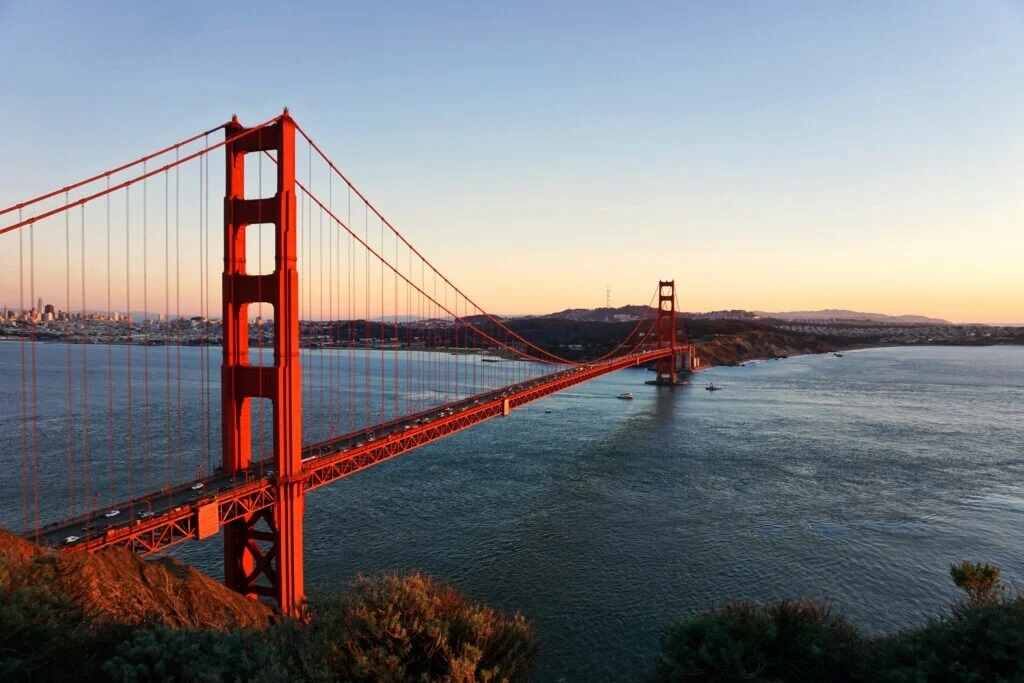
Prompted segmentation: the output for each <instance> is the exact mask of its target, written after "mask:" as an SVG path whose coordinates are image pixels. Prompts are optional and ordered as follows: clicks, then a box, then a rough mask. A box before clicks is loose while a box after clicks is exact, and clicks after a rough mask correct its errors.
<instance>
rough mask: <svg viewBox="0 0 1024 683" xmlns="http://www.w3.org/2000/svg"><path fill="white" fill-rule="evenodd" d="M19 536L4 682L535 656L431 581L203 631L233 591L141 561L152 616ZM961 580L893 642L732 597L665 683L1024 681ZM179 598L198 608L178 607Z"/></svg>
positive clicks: (1011, 651) (823, 609)
mask: <svg viewBox="0 0 1024 683" xmlns="http://www.w3.org/2000/svg"><path fill="white" fill-rule="evenodd" d="M0 540H2V539H0ZM8 540H9V541H11V542H10V543H6V544H3V543H0V680H2V681H69V680H75V681H90V680H95V681H125V682H128V681H133V682H141V681H182V682H186V681H203V682H207V681H209V682H220V681H224V682H228V681H251V682H265V681H285V680H289V681H314V682H318V681H355V682H363V681H366V682H369V681H396V682H397V681H451V682H456V683H461V682H466V683H468V682H470V681H486V682H498V681H521V680H526V679H527V678H528V676H529V673H530V667H531V665H532V662H533V659H534V655H535V652H536V649H537V641H536V638H535V635H534V632H533V629H532V627H531V625H530V624H529V623H528V622H527V621H526V620H525V619H524V618H523V617H522V616H520V615H507V614H502V613H500V612H497V611H495V610H493V609H491V608H489V607H486V606H484V605H480V604H477V603H474V602H471V601H469V600H467V599H466V598H464V597H463V596H461V595H460V594H459V593H458V592H456V591H455V590H454V589H452V588H450V587H448V586H445V585H443V584H440V583H438V582H436V581H434V580H432V579H430V578H429V577H426V576H424V575H422V574H410V575H405V576H396V575H387V576H382V577H376V578H360V579H357V580H356V581H355V583H354V584H353V585H352V587H351V589H350V590H349V592H347V593H345V594H341V595H337V596H332V597H329V598H325V599H322V600H319V601H315V602H313V603H312V604H311V605H310V606H309V615H308V620H307V621H306V623H303V624H299V623H296V622H292V621H283V622H277V623H269V624H267V623H266V622H265V621H261V620H260V619H259V617H260V615H258V614H257V615H255V618H256V621H254V622H245V621H244V620H242V619H243V618H250V616H249V615H245V614H244V613H242V612H239V611H238V608H236V607H232V606H230V605H227V606H225V603H220V604H221V607H220V608H217V609H214V610H212V611H211V612H210V614H212V612H213V611H218V610H219V611H224V610H227V611H228V612H229V613H230V614H232V616H231V620H228V621H224V619H223V617H217V618H216V620H215V621H213V622H210V623H205V622H198V623H202V624H204V625H203V626H202V627H197V626H196V625H195V624H196V623H197V621H196V620H197V619H206V618H207V617H208V616H209V615H208V614H207V613H206V612H201V611H196V610H195V609H194V608H193V606H194V604H195V603H196V602H198V601H202V600H204V599H205V600H213V599H215V598H218V596H219V593H218V591H220V590H222V589H223V587H220V586H216V585H215V584H214V582H211V584H210V585H209V586H207V585H206V583H205V582H201V581H200V582H197V581H196V580H195V578H194V577H191V576H188V575H186V576H185V579H184V580H183V581H182V582H181V583H178V584H174V583H173V582H172V579H173V574H174V572H173V571H172V570H173V567H171V568H168V567H161V568H160V571H159V572H156V573H154V571H155V570H145V568H143V570H142V571H143V576H144V577H145V581H144V582H143V583H144V584H147V583H148V582H152V581H157V582H159V583H160V584H161V585H162V584H167V585H170V586H171V588H170V590H167V591H156V590H155V589H153V588H152V587H151V588H150V593H148V594H146V599H147V600H149V601H150V603H151V604H152V606H153V607H154V609H153V610H152V611H151V612H150V614H151V616H150V617H148V618H141V619H140V618H137V616H138V614H139V612H138V609H141V608H142V603H141V602H138V604H136V605H135V606H134V607H133V609H132V610H130V611H126V610H125V609H124V608H123V607H115V606H113V605H111V604H109V601H96V600H95V599H93V598H92V597H90V596H91V595H92V593H91V591H84V590H78V591H75V590H70V591H69V590H68V585H69V581H70V578H71V574H69V573H68V572H65V571H64V570H65V569H73V570H74V571H75V572H82V574H83V576H84V577H85V579H86V583H89V584H91V583H93V582H94V581H93V579H95V577H96V572H97V571H98V570H97V569H96V568H92V567H89V566H88V565H87V564H85V565H83V564H82V562H83V560H80V559H79V560H75V563H74V564H71V565H68V566H67V567H64V565H63V564H62V562H63V560H62V559H61V558H59V557H56V556H55V554H52V553H47V552H46V551H43V550H41V549H38V548H36V547H35V546H32V545H31V544H26V543H25V542H23V541H20V540H15V539H13V538H11V539H8ZM136 561H137V558H129V559H125V560H121V559H119V558H118V557H113V556H112V557H108V558H103V559H102V565H101V568H102V569H105V571H107V572H112V573H110V574H104V578H114V579H115V580H116V576H117V575H118V572H120V571H121V569H120V566H121V564H124V567H126V568H128V569H130V570H131V571H133V572H134V571H140V569H139V567H137V566H136V564H135V562H136ZM83 568H84V571H83ZM950 574H951V577H952V579H953V580H954V582H955V583H956V585H957V586H959V587H960V588H961V589H963V591H964V593H965V597H964V599H963V600H962V601H961V602H959V603H957V604H956V605H954V606H953V609H952V610H951V611H950V613H949V614H948V615H946V616H944V617H941V618H937V619H933V620H932V621H930V622H929V623H928V624H927V625H925V626H924V627H921V628H917V629H913V630H907V631H903V632H900V633H896V634H893V635H889V636H882V637H870V636H865V635H864V634H862V633H861V632H860V631H858V630H857V629H856V628H855V627H853V626H852V625H851V624H849V623H848V622H847V621H846V620H844V619H843V618H842V617H841V616H839V615H837V614H834V613H833V612H832V611H831V609H830V608H829V607H828V606H827V605H824V604H821V603H817V602H813V601H803V600H801V601H783V602H778V603H772V604H756V603H749V602H743V603H733V604H729V605H727V606H725V607H723V608H721V609H719V610H715V611H712V612H707V613H703V614H698V615H694V616H691V617H688V618H686V619H683V620H681V621H678V622H677V623H675V624H673V625H672V626H671V627H670V628H669V629H668V630H667V632H666V634H665V637H664V642H663V651H662V654H661V656H660V657H659V658H658V660H657V662H656V672H655V675H654V677H655V679H656V680H658V681H666V682H667V681H680V682H682V681H709V682H726V681H761V682H765V683H768V682H778V683H785V682H790V681H822V682H844V683H845V682H856V683H860V682H862V681H863V682H866V681H882V682H893V683H904V682H906V683H910V682H914V683H917V682H925V681H936V682H946V681H950V682H960V681H965V682H966V681H972V682H973V681H978V682H981V681H985V682H993V683H1000V682H1010V681H1024V597H1021V596H1019V595H1014V594H1011V592H1010V591H1009V590H1007V589H1006V588H1005V587H1004V586H1003V585H1002V583H1001V582H1000V578H999V570H998V568H996V567H993V566H990V565H986V564H973V563H969V562H963V563H960V564H958V565H955V566H954V567H952V568H951V572H950ZM131 590H135V588H132V589H131ZM189 591H191V593H190V592H189ZM205 591H208V592H205ZM181 592H184V595H185V599H183V600H181V601H180V602H174V601H172V600H171V598H170V596H171V595H172V594H178V593H181ZM204 596H205V597H204ZM147 604H149V603H147ZM190 610H191V611H190ZM178 612H182V613H181V614H178V616H176V617H174V618H171V617H170V616H169V615H171V614H172V613H178ZM126 619H130V623H128V622H126V621H125V620H126ZM247 623H249V624H250V625H246V624H247ZM257 623H258V624H260V626H253V625H251V624H257ZM644 675H645V674H644V672H637V675H636V678H637V679H642V678H643V677H644Z"/></svg>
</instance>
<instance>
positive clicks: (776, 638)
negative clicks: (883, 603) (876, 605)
mask: <svg viewBox="0 0 1024 683" xmlns="http://www.w3.org/2000/svg"><path fill="white" fill-rule="evenodd" d="M862 647H863V642H862V640H861V639H860V638H859V636H858V635H857V632H856V630H855V629H854V628H853V627H852V626H851V625H850V624H849V623H847V622H846V621H845V620H844V619H842V618H841V617H838V616H836V615H834V614H832V612H831V609H830V608H829V606H828V605H826V604H824V603H819V602H813V601H809V600H795V601H789V600H787V601H782V602H779V603H774V604H769V605H762V604H758V603H751V602H737V603H731V604H729V605H726V606H725V607H723V608H721V609H719V610H716V611H713V612H708V613H704V614H700V615H696V616H693V617H689V618H686V619H683V620H681V621H678V622H676V623H675V624H673V625H672V626H671V627H669V629H668V631H667V633H666V634H665V638H664V641H663V651H662V655H661V657H660V659H659V661H658V667H657V680H659V681H665V682H668V681H723V682H724V681H851V680H857V679H856V676H855V670H856V669H857V668H858V666H859V663H860V660H859V656H860V655H861V654H862Z"/></svg>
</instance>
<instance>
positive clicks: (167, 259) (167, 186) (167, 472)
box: [161, 171, 181, 491]
mask: <svg viewBox="0 0 1024 683" xmlns="http://www.w3.org/2000/svg"><path fill="white" fill-rule="evenodd" d="M164 322H165V323H166V324H167V325H172V323H171V176H170V173H169V172H168V171H164ZM180 322H181V321H179V320H175V321H174V323H173V327H172V329H174V330H177V329H178V325H179V323H180ZM173 346H174V345H172V344H168V343H166V342H165V343H164V451H165V453H164V466H163V467H162V468H161V469H162V470H163V475H164V485H165V486H166V487H167V489H168V491H170V486H171V474H172V472H171V466H172V463H173V462H174V450H173V449H172V447H171V443H172V441H171V440H172V439H173V436H172V431H171V426H172V422H171V349H172V347H173Z"/></svg>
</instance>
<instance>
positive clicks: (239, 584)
mask: <svg viewBox="0 0 1024 683" xmlns="http://www.w3.org/2000/svg"><path fill="white" fill-rule="evenodd" d="M244 131H245V128H243V127H242V125H241V124H240V123H239V122H238V120H237V119H232V121H231V123H230V124H228V125H227V127H226V129H225V134H226V135H227V137H228V138H229V139H230V138H232V137H233V136H236V135H238V134H240V133H242V132H244ZM267 151H272V152H275V153H276V160H277V193H276V194H275V195H274V196H273V197H267V198H256V199H247V198H246V197H245V155H246V154H263V153H264V152H267ZM225 159H226V164H227V168H226V173H225V177H226V188H225V197H224V275H223V297H224V360H223V365H222V368H221V376H222V382H223V384H222V391H221V396H222V399H221V401H222V420H223V425H222V429H223V437H222V438H223V451H222V456H221V464H222V467H223V469H224V472H225V473H228V474H235V473H244V472H247V471H248V470H249V468H250V466H251V464H252V442H251V431H250V430H251V403H252V399H253V398H263V399H269V400H270V401H271V402H272V403H273V454H274V468H275V471H274V473H273V474H272V475H270V476H271V478H272V479H273V480H274V483H275V487H274V490H275V497H274V505H273V508H272V509H267V510H263V511H259V512H255V513H252V514H250V515H248V516H246V517H244V518H242V519H239V520H236V521H234V522H231V523H229V524H227V525H226V526H225V529H224V579H225V583H226V584H227V585H228V586H229V587H231V588H233V589H234V590H237V591H238V592H240V593H242V594H244V595H248V596H250V597H253V598H258V597H267V598H271V599H273V600H274V601H275V602H276V603H277V607H278V609H279V610H280V611H281V612H282V613H283V614H289V615H297V614H298V613H299V611H300V610H301V608H302V603H303V600H304V592H303V579H302V516H303V507H304V500H303V497H304V494H303V490H304V485H303V481H302V453H301V451H302V387H301V379H302V373H301V368H300V364H299V274H298V269H297V267H296V263H297V258H298V249H297V240H296V225H295V122H294V121H293V120H292V118H291V117H290V116H289V115H288V110H287V109H286V110H285V111H284V114H283V115H282V116H281V117H280V118H279V119H278V120H277V122H276V123H274V124H272V125H269V126H266V127H265V128H263V129H261V130H260V131H258V132H257V133H255V134H252V135H248V136H246V137H244V138H242V139H240V140H237V141H235V142H229V143H228V144H227V145H226V146H225ZM259 224H273V226H274V272H273V273H270V274H267V275H250V274H248V273H247V271H246V258H245V246H246V239H245V238H246V228H247V227H248V226H249V225H259ZM255 303H268V304H270V305H271V306H273V310H274V364H273V365H272V366H268V367H257V366H252V365H250V363H249V315H248V308H249V305H250V304H255Z"/></svg>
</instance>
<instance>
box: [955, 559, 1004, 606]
mask: <svg viewBox="0 0 1024 683" xmlns="http://www.w3.org/2000/svg"><path fill="white" fill-rule="evenodd" d="M999 574H1000V571H999V567H995V566H993V565H991V564H985V563H981V562H968V561H966V560H964V561H963V562H960V563H958V564H954V565H953V566H951V567H950V568H949V576H950V578H952V579H953V583H955V584H956V587H957V588H959V589H960V590H962V591H964V592H965V593H967V603H966V604H967V606H968V607H984V606H988V605H997V604H999V602H1000V601H1001V600H1002V599H1003V598H1004V597H1006V591H1005V590H1004V588H1003V585H1002V581H1001V580H1000V578H999Z"/></svg>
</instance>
